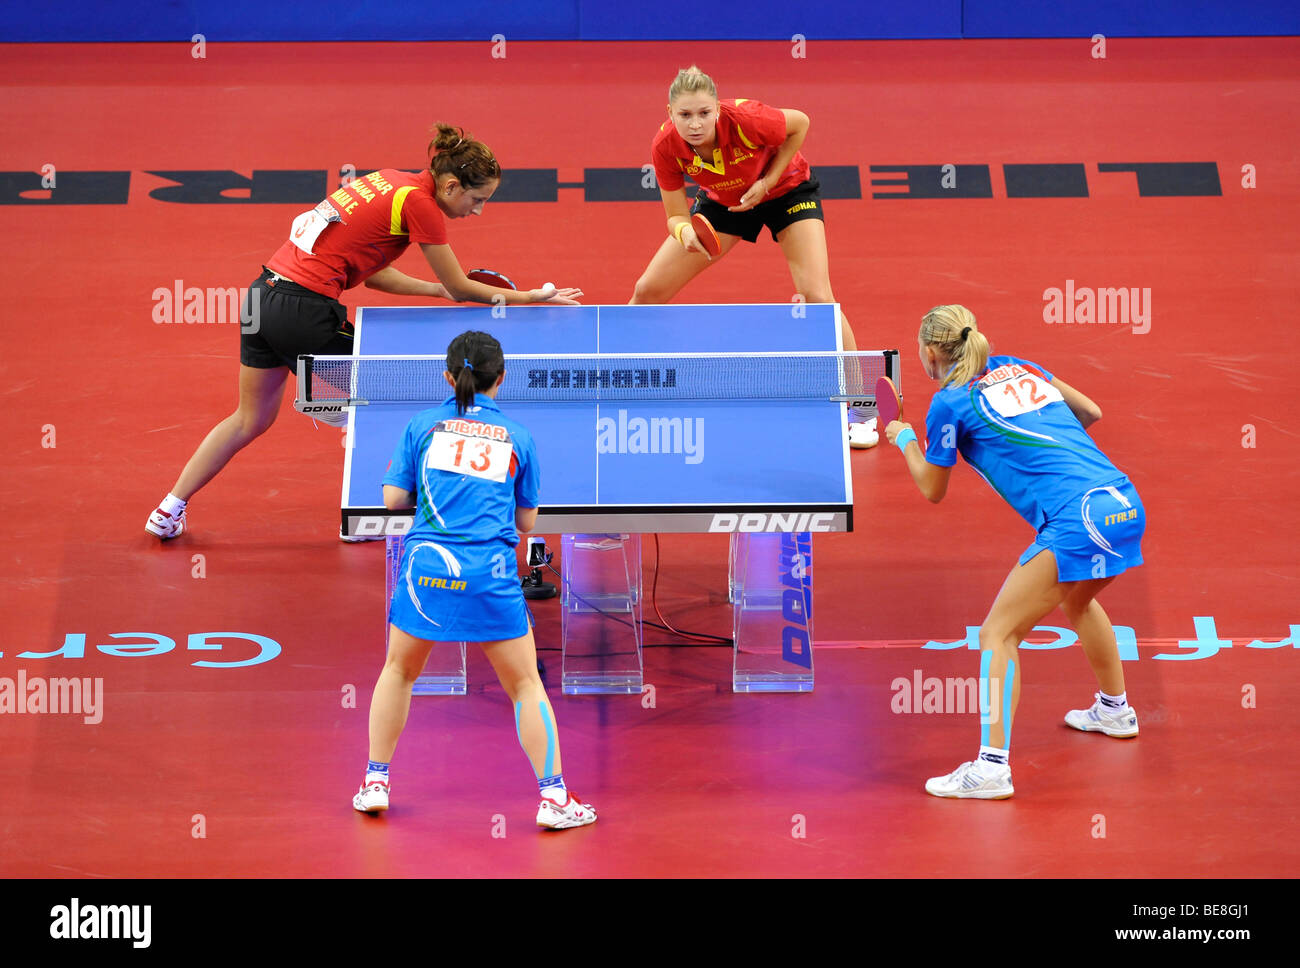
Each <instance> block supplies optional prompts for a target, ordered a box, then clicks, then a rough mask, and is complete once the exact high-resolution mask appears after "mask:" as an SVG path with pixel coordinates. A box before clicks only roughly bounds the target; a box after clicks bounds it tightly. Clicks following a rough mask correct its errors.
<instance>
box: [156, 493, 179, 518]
mask: <svg viewBox="0 0 1300 968" xmlns="http://www.w3.org/2000/svg"><path fill="white" fill-rule="evenodd" d="M158 506H159V507H160V508H162V509H163V510H164V511H166V512H167V513H168V514H170V515H171V516H172V517H174V518H177V517H180V513H181V512H182V511H184V510H185V502H184V501H182V500H181V499H180V498H178V497H177V496H176V495H175V494H171V493H169V494H168V495H167V496H166V497H165V498H163V499H162V504H160V505H158Z"/></svg>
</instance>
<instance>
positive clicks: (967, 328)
mask: <svg viewBox="0 0 1300 968" xmlns="http://www.w3.org/2000/svg"><path fill="white" fill-rule="evenodd" d="M969 334H970V327H969V326H967V327H966V328H965V329H963V330H962V331H961V338H962V340H963V341H965V339H966V337H967V336H968V335H969Z"/></svg>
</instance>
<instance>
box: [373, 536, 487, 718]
mask: <svg viewBox="0 0 1300 968" xmlns="http://www.w3.org/2000/svg"><path fill="white" fill-rule="evenodd" d="M405 540H406V539H405V538H404V537H403V536H402V535H396V536H390V537H388V538H386V539H385V542H384V548H385V551H384V579H385V582H384V649H385V650H387V648H388V603H389V602H391V601H392V600H393V589H394V588H396V587H397V584H398V576H397V566H398V565H399V564H401V561H402V548H403V546H404V544H405ZM466 686H467V681H466V677H465V643H464V642H438V643H436V644H435V645H434V647H433V650H432V651H431V652H430V653H429V661H428V662H426V663H425V664H424V671H423V672H422V673H420V675H419V677H418V678H416V680H415V685H414V686H412V688H411V695H413V696H463V695H465V690H466Z"/></svg>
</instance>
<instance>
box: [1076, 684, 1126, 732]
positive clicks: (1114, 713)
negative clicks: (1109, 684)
mask: <svg viewBox="0 0 1300 968" xmlns="http://www.w3.org/2000/svg"><path fill="white" fill-rule="evenodd" d="M1093 698H1095V699H1096V700H1097V701H1096V702H1094V703H1093V704H1092V708H1091V709H1071V710H1070V711H1069V712H1068V713H1066V714H1065V725H1067V726H1069V727H1071V728H1073V729H1081V730H1083V731H1084V732H1088V733H1105V734H1106V735H1107V736H1114V737H1116V738H1118V739H1132V738H1133V737H1134V736H1136V735H1137V734H1138V717H1137V710H1135V709H1134V708H1133V707H1132V706H1125V707H1124V708H1123V709H1111V708H1110V707H1108V706H1107V705H1106V704H1105V703H1103V702H1102V701H1101V693H1099V692H1098V693H1093Z"/></svg>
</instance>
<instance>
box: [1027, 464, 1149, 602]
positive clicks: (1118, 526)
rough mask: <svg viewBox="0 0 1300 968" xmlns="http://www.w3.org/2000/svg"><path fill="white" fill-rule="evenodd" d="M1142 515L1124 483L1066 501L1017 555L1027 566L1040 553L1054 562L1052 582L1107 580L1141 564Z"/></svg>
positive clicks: (1130, 486) (1134, 493) (1125, 480)
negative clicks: (1049, 556) (1049, 553)
mask: <svg viewBox="0 0 1300 968" xmlns="http://www.w3.org/2000/svg"><path fill="white" fill-rule="evenodd" d="M1146 529H1147V513H1146V510H1145V509H1144V508H1143V507H1142V499H1141V498H1140V497H1138V492H1137V488H1135V487H1134V486H1133V482H1132V481H1130V480H1129V479H1128V478H1126V477H1125V478H1121V479H1120V480H1118V481H1114V482H1112V483H1110V484H1103V485H1102V486H1100V487H1094V488H1093V489H1092V490H1090V491H1088V492H1087V493H1085V494H1082V495H1080V496H1079V497H1077V498H1073V499H1071V500H1070V501H1069V502H1068V503H1067V504H1066V505H1065V506H1064V507H1062V508H1061V509H1060V510H1059V511H1057V512H1056V513H1055V514H1054V515H1052V517H1051V518H1049V519H1048V520H1047V522H1046V523H1045V524H1044V525H1043V526H1042V527H1041V528H1040V529H1039V531H1038V536H1037V537H1036V538H1034V543H1033V544H1031V545H1030V546H1029V547H1028V548H1026V549H1025V553H1024V554H1023V555H1021V556H1020V564H1022V565H1024V564H1027V563H1028V562H1029V561H1030V560H1032V559H1033V558H1034V557H1036V556H1037V555H1039V554H1041V553H1042V552H1043V551H1046V550H1051V552H1052V554H1053V555H1054V556H1055V557H1056V580H1057V581H1083V580H1085V579H1089V578H1112V577H1114V576H1115V575H1118V574H1120V573H1121V572H1123V571H1125V570H1127V569H1129V568H1136V567H1137V566H1138V565H1140V564H1142V535H1143V533H1144V532H1145V531H1146Z"/></svg>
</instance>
